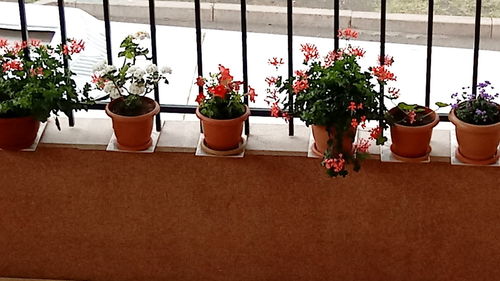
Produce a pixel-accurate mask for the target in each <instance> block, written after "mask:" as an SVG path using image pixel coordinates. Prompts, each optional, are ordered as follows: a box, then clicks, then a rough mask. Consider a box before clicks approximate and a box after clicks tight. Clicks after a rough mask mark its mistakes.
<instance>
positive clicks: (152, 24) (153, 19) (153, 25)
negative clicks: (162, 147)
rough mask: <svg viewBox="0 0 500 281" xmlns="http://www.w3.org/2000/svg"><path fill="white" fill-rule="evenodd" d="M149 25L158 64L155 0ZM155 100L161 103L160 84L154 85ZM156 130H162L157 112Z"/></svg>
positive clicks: (150, 7) (151, 0)
mask: <svg viewBox="0 0 500 281" xmlns="http://www.w3.org/2000/svg"><path fill="white" fill-rule="evenodd" d="M149 26H150V29H151V52H152V54H151V55H152V59H153V63H154V64H155V65H157V66H158V51H157V40H156V15H155V0H149ZM154 97H155V101H156V102H158V103H160V89H159V87H158V85H155V86H154ZM155 120H156V131H157V132H160V131H161V116H160V113H158V114H156V118H155Z"/></svg>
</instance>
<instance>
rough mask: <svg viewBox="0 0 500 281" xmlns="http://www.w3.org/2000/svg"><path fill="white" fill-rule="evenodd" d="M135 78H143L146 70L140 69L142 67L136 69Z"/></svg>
mask: <svg viewBox="0 0 500 281" xmlns="http://www.w3.org/2000/svg"><path fill="white" fill-rule="evenodd" d="M133 75H134V78H135V79H142V78H143V77H144V75H146V71H144V70H142V69H140V68H137V69H136V70H135V71H134V74H133Z"/></svg>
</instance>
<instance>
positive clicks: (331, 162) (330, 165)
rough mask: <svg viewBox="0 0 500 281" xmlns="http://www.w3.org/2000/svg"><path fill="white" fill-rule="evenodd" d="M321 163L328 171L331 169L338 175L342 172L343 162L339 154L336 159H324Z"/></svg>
mask: <svg viewBox="0 0 500 281" xmlns="http://www.w3.org/2000/svg"><path fill="white" fill-rule="evenodd" d="M323 163H324V165H325V167H326V168H327V169H328V170H330V169H333V170H334V171H335V172H336V173H338V172H340V171H342V170H344V165H345V160H344V158H343V155H342V153H341V154H339V157H338V158H333V159H331V158H329V159H325V161H323Z"/></svg>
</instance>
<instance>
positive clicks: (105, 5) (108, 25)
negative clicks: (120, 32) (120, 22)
mask: <svg viewBox="0 0 500 281" xmlns="http://www.w3.org/2000/svg"><path fill="white" fill-rule="evenodd" d="M102 8H103V13H104V29H105V30H104V31H105V35H106V53H107V58H108V64H109V65H112V64H113V50H112V48H111V23H110V19H109V0H103V1H102Z"/></svg>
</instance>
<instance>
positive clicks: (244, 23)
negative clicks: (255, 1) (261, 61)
mask: <svg viewBox="0 0 500 281" xmlns="http://www.w3.org/2000/svg"><path fill="white" fill-rule="evenodd" d="M240 3H241V50H242V58H243V92H244V93H248V45H247V2H246V0H241V1H240ZM244 102H245V104H246V105H247V106H248V96H245V97H244ZM245 134H246V135H249V134H250V118H248V119H247V120H246V121H245Z"/></svg>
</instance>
